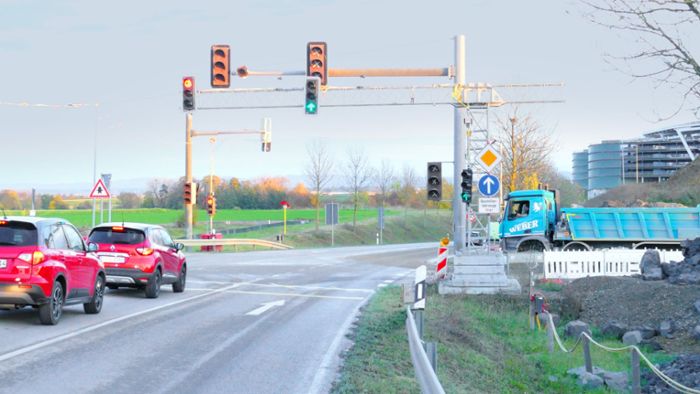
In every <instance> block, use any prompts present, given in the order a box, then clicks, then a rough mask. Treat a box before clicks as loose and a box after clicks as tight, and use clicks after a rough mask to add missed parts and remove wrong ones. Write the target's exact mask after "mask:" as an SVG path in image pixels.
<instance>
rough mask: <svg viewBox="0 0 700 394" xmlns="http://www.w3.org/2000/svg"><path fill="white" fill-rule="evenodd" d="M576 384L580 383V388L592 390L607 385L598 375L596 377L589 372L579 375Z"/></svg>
mask: <svg viewBox="0 0 700 394" xmlns="http://www.w3.org/2000/svg"><path fill="white" fill-rule="evenodd" d="M576 383H578V385H579V386H581V387H583V388H585V389H587V390H590V389H597V388H599V387H602V386H603V385H604V384H605V381H604V380H603V378H601V377H600V376H598V375H594V374H592V373H589V372H584V373H582V374H581V375H579V377H578V380H577V381H576Z"/></svg>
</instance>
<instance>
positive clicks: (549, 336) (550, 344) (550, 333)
mask: <svg viewBox="0 0 700 394" xmlns="http://www.w3.org/2000/svg"><path fill="white" fill-rule="evenodd" d="M542 315H543V316H545V319H547V320H546V324H547V350H549V352H550V353H552V352H554V331H553V330H554V327H553V326H552V325H553V324H552V318H551V317H550V316H549V313H543V314H542Z"/></svg>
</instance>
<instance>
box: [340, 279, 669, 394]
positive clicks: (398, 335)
mask: <svg viewBox="0 0 700 394" xmlns="http://www.w3.org/2000/svg"><path fill="white" fill-rule="evenodd" d="M400 293H401V290H400V288H398V287H389V288H385V289H383V290H380V291H379V292H378V293H377V294H376V295H375V296H374V297H373V299H372V300H371V301H370V303H369V305H368V306H367V307H366V308H365V309H364V311H363V314H362V316H361V318H360V321H359V323H358V326H357V328H356V330H355V333H354V338H353V339H354V341H355V345H354V346H353V348H352V349H351V350H350V351H349V352H348V354H347V357H346V360H345V364H344V367H343V370H342V374H341V377H340V379H339V381H338V382H337V383H336V386H335V387H334V390H333V392H334V393H354V392H381V393H418V392H420V390H419V389H418V387H417V382H416V380H415V378H414V372H413V367H412V364H411V357H410V353H409V350H408V342H407V338H406V327H405V319H406V309H405V308H404V307H403V306H402V305H401V303H400V296H401V294H400ZM425 323H426V327H425V340H427V341H435V342H437V343H438V377H439V379H440V382H441V383H442V385H443V387H444V388H445V391H446V392H448V393H466V392H483V393H523V392H538V393H563V392H577V391H580V388H578V387H577V386H576V383H575V380H574V379H573V378H571V377H569V376H567V375H566V371H567V370H568V369H570V368H574V367H579V366H581V365H583V356H582V353H581V349H580V348H579V349H578V350H577V351H576V352H574V353H573V354H565V353H562V352H561V351H558V350H557V351H555V352H554V353H551V354H550V353H549V352H548V351H547V343H546V337H545V334H544V332H543V331H530V330H529V325H528V320H527V300H526V298H523V297H518V298H513V297H505V296H469V297H467V296H448V297H443V296H439V295H437V294H436V292H435V291H434V289H430V291H429V294H428V300H427V307H426V311H425ZM561 326H562V327H563V324H561ZM561 331H562V330H560V335H561ZM593 334H594V337H596V338H600V335H599V333H598V332H597V330H595V329H594V330H593ZM603 343H605V344H607V345H609V346H615V347H619V346H621V344H620V342H619V341H615V340H604V341H603ZM566 345H567V347H571V346H572V345H573V341H571V340H567V341H566ZM591 354H592V359H593V364H594V365H596V366H599V367H602V368H605V369H607V370H610V371H628V370H629V354H628V353H626V352H625V353H607V352H604V351H602V350H599V349H596V348H595V347H593V346H592V347H591ZM645 354H647V355H649V356H650V358H651V360H652V361H653V362H659V361H664V360H667V359H669V358H670V356H668V355H664V354H661V353H652V352H650V351H647V350H645ZM590 392H591V393H604V392H606V391H605V390H604V389H598V390H591V391H590Z"/></svg>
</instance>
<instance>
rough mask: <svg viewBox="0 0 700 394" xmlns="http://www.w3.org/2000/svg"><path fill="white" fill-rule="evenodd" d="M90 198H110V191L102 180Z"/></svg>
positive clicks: (94, 188)
mask: <svg viewBox="0 0 700 394" xmlns="http://www.w3.org/2000/svg"><path fill="white" fill-rule="evenodd" d="M90 198H109V191H108V190H107V187H106V186H105V184H104V182H102V179H98V180H97V183H95V186H93V188H92V191H91V192H90Z"/></svg>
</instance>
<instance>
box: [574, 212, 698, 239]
mask: <svg viewBox="0 0 700 394" xmlns="http://www.w3.org/2000/svg"><path fill="white" fill-rule="evenodd" d="M562 213H563V214H564V215H565V216H566V220H567V222H568V230H569V233H570V237H571V238H570V239H572V240H577V241H592V240H595V241H649V240H652V241H680V240H684V239H688V238H695V237H700V207H696V208H563V209H562Z"/></svg>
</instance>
